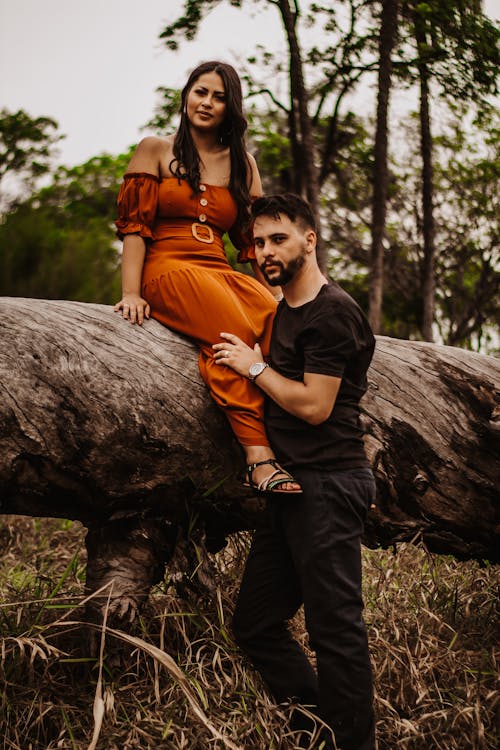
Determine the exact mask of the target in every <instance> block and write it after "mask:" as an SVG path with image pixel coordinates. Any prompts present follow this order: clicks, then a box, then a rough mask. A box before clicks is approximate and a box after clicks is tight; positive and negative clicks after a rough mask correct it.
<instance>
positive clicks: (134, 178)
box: [115, 172, 160, 239]
mask: <svg viewBox="0 0 500 750" xmlns="http://www.w3.org/2000/svg"><path fill="white" fill-rule="evenodd" d="M159 184H160V179H159V178H158V177H156V175H153V174H148V173H147V172H130V173H129V174H126V175H125V177H124V179H123V182H122V185H121V188H120V192H119V194H118V200H117V206H118V218H117V219H116V221H115V225H116V229H117V235H118V237H119V238H120V239H123V237H124V236H125V235H126V234H139V235H140V236H141V237H143V238H144V239H152V237H153V234H152V226H153V222H154V220H155V217H156V211H157V208H158V187H159Z"/></svg>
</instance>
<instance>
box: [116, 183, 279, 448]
mask: <svg viewBox="0 0 500 750" xmlns="http://www.w3.org/2000/svg"><path fill="white" fill-rule="evenodd" d="M236 215H237V208H236V203H235V201H234V199H233V197H232V196H231V193H230V192H229V190H228V189H227V188H225V187H220V186H217V185H208V184H201V185H200V192H199V193H198V194H195V193H194V191H193V189H192V188H191V186H190V185H189V184H188V183H187V181H186V180H179V179H178V178H177V177H166V178H158V177H156V176H155V175H152V174H148V173H129V174H126V175H125V178H124V181H123V183H122V186H121V189H120V193H119V196H118V219H117V220H116V227H117V230H118V235H119V236H120V237H123V236H124V235H126V234H139V235H140V236H141V237H143V238H144V240H145V242H146V256H145V260H144V267H143V275H142V295H143V297H144V299H146V300H147V301H148V303H149V304H150V306H151V315H152V316H153V317H154V318H156V319H157V320H159V321H160V322H161V323H163V324H164V325H166V326H167V327H168V328H171V329H172V330H174V331H178V332H179V333H182V334H185V335H186V336H189V337H191V338H192V339H194V340H195V341H196V342H197V344H198V346H199V349H200V356H199V360H198V364H199V368H200V373H201V375H202V377H203V380H204V381H205V383H206V384H207V386H208V388H209V390H210V393H211V395H212V397H213V398H214V400H215V401H216V403H217V404H218V405H219V406H220V407H221V408H222V409H224V412H225V414H226V416H227V418H228V420H229V423H230V425H231V427H232V429H233V432H234V434H235V436H236V438H237V439H238V441H239V442H240V443H241V445H269V441H268V439H267V436H266V432H265V428H264V423H263V416H264V402H263V395H262V392H261V391H260V389H259V388H258V387H257V386H256V385H255V384H254V383H252V382H250V381H249V380H248V379H247V378H245V377H242V376H240V375H238V374H237V373H235V372H234V371H233V370H232V369H231V368H229V367H221V366H220V365H216V364H215V360H214V359H213V356H212V355H213V350H212V348H211V347H212V344H213V343H215V342H217V341H220V336H219V334H220V332H221V331H226V332H229V333H235V334H236V335H237V336H239V337H240V338H241V339H242V340H243V341H245V342H246V343H247V344H248V345H249V346H251V347H253V346H254V344H255V343H256V342H258V343H259V344H260V346H261V347H262V351H263V354H264V356H267V354H268V352H269V341H270V336H271V328H272V322H273V318H274V313H275V309H276V302H275V300H274V297H273V296H272V295H271V294H270V293H269V292H268V290H267V289H266V288H265V287H264V286H262V284H260V283H259V282H258V281H256V280H255V279H254V278H253V277H252V276H247V275H246V274H243V273H240V272H238V271H235V270H234V269H233V268H232V267H231V265H230V264H229V262H228V260H227V257H226V254H225V252H224V244H223V241H222V235H223V234H224V233H225V232H228V233H229V235H230V236H232V235H231V231H232V230H233V232H235V235H233V236H236V234H237V233H236V231H235V222H236ZM232 238H233V237H232ZM234 242H235V245H236V247H238V245H239V256H238V260H240V261H243V262H244V261H248V260H251V259H252V258H253V257H254V255H253V248H252V247H250V246H247V247H241V239H239V238H238V239H236V238H235V239H234Z"/></svg>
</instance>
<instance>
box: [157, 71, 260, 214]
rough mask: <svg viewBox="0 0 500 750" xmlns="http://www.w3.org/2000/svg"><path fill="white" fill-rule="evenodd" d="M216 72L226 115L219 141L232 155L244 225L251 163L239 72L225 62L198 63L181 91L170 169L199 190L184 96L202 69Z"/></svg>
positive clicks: (236, 197)
mask: <svg viewBox="0 0 500 750" xmlns="http://www.w3.org/2000/svg"><path fill="white" fill-rule="evenodd" d="M212 72H214V73H218V75H220V77H221V78H222V81H223V83H224V93H225V99H226V118H225V120H224V122H223V124H222V126H221V130H220V141H221V144H223V145H225V146H229V153H230V157H231V176H230V179H229V190H230V192H231V195H232V196H233V198H234V200H235V201H236V205H237V207H238V218H237V222H238V225H239V226H240V227H242V228H243V227H246V225H247V224H248V223H249V220H250V211H249V207H250V192H249V189H248V175H249V173H250V163H249V161H248V157H247V152H246V148H245V140H244V134H245V131H246V129H247V121H246V119H245V116H244V115H243V95H242V92H241V82H240V78H239V76H238V73H237V72H236V71H235V69H234V68H233V67H232V66H231V65H228V64H227V63H223V62H218V61H217V60H211V61H209V62H204V63H201V65H198V67H197V68H195V69H194V70H193V72H192V73H191V75H190V76H189V78H188V81H187V83H186V85H185V86H184V88H183V89H182V92H181V109H180V111H181V122H180V125H179V128H178V130H177V133H176V136H175V139H174V147H173V152H174V158H173V159H172V161H171V163H170V169H171V171H172V173H173V174H174V175H175V176H176V177H178V178H185V179H187V181H188V182H189V184H190V185H191V187H192V188H193V190H194V192H195V193H199V192H200V180H201V177H200V156H199V154H198V151H197V150H196V147H195V145H194V143H193V139H192V136H191V131H190V129H189V119H188V116H187V114H186V111H185V110H186V99H187V95H188V94H189V92H190V90H191V88H192V87H193V86H194V84H195V83H196V81H197V80H198V78H199V77H200V76H202V75H203V74H204V73H212Z"/></svg>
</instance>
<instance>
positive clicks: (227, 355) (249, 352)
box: [212, 333, 264, 378]
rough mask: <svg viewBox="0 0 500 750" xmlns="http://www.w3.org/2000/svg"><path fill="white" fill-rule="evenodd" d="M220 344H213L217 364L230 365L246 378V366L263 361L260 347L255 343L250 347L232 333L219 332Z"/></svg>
mask: <svg viewBox="0 0 500 750" xmlns="http://www.w3.org/2000/svg"><path fill="white" fill-rule="evenodd" d="M220 337H221V339H224V343H222V344H213V346H212V349H214V350H215V354H214V359H215V361H216V363H217V364H218V365H226V366H227V367H231V368H232V369H233V370H234V371H235V372H237V373H238V374H239V375H243V376H244V377H245V378H248V368H249V367H250V365H253V364H254V362H264V358H263V356H262V351H261V348H260V346H259V345H258V344H255V346H254V348H253V349H251V348H250V347H249V346H248V345H247V344H245V342H244V341H242V340H241V339H239V338H238V336H235V335H234V334H233V333H221V334H220Z"/></svg>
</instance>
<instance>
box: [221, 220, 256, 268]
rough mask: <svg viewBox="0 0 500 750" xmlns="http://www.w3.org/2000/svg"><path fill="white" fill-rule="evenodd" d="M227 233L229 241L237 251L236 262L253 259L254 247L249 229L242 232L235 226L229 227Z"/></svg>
mask: <svg viewBox="0 0 500 750" xmlns="http://www.w3.org/2000/svg"><path fill="white" fill-rule="evenodd" d="M228 234H229V238H230V240H231V242H232V243H233V245H234V246H235V248H236V250H237V251H238V255H237V258H236V260H237V261H238V263H249V262H250V261H251V260H255V248H254V244H253V237H252V233H251V232H250V230H248V231H246V232H242V231H241V230H239V229H236V228H235V227H231V229H230V230H229V232H228Z"/></svg>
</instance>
